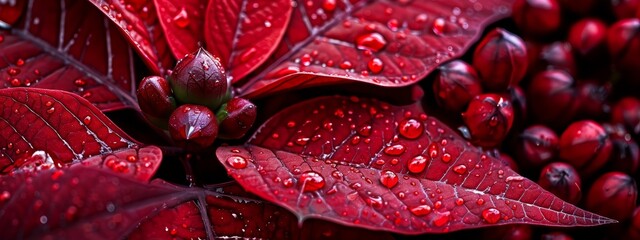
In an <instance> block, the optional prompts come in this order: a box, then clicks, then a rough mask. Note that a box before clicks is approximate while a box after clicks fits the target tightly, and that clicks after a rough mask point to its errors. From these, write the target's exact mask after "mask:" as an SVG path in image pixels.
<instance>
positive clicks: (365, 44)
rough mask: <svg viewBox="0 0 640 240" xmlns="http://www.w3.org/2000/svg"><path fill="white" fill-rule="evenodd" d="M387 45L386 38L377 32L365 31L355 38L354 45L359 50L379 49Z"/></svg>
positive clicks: (376, 50) (375, 50)
mask: <svg viewBox="0 0 640 240" xmlns="http://www.w3.org/2000/svg"><path fill="white" fill-rule="evenodd" d="M385 45H387V40H386V39H385V38H384V37H383V36H382V35H381V34H380V33H377V32H373V33H366V34H363V35H361V36H359V37H358V38H357V39H356V46H357V47H358V49H360V50H371V51H374V52H378V51H380V50H381V49H382V48H384V46H385Z"/></svg>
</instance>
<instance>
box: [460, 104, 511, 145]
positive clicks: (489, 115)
mask: <svg viewBox="0 0 640 240" xmlns="http://www.w3.org/2000/svg"><path fill="white" fill-rule="evenodd" d="M462 117H463V119H464V122H465V124H466V125H467V128H468V129H469V133H470V134H471V138H472V141H474V142H475V143H476V144H477V145H480V146H483V147H495V146H497V145H498V144H500V142H502V139H504V137H505V136H506V135H507V133H508V132H509V130H510V129H511V125H512V124H513V106H512V105H511V102H509V100H508V99H506V98H503V97H501V96H499V95H496V94H481V95H478V96H476V97H474V98H473V99H472V100H471V102H470V103H469V107H467V111H466V112H464V113H462Z"/></svg>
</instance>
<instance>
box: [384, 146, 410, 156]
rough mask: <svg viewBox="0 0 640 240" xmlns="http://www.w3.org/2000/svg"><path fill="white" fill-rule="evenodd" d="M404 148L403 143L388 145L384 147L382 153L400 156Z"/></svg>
mask: <svg viewBox="0 0 640 240" xmlns="http://www.w3.org/2000/svg"><path fill="white" fill-rule="evenodd" d="M405 150H406V148H405V147H404V146H403V145H400V144H396V145H391V146H388V147H386V148H385V149H384V153H386V154H387V155H391V156H400V155H402V154H403V153H404V151H405Z"/></svg>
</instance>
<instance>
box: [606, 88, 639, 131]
mask: <svg viewBox="0 0 640 240" xmlns="http://www.w3.org/2000/svg"><path fill="white" fill-rule="evenodd" d="M611 122H612V123H617V124H622V125H623V126H625V127H626V128H627V130H628V131H629V132H632V133H634V134H636V135H638V134H640V100H638V98H635V97H625V98H623V99H620V101H618V102H617V103H616V104H615V105H613V108H612V109H611Z"/></svg>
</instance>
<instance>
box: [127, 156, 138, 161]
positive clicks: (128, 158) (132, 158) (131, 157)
mask: <svg viewBox="0 0 640 240" xmlns="http://www.w3.org/2000/svg"><path fill="white" fill-rule="evenodd" d="M127 161H129V162H136V161H138V158H137V157H136V156H135V155H129V156H127Z"/></svg>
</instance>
